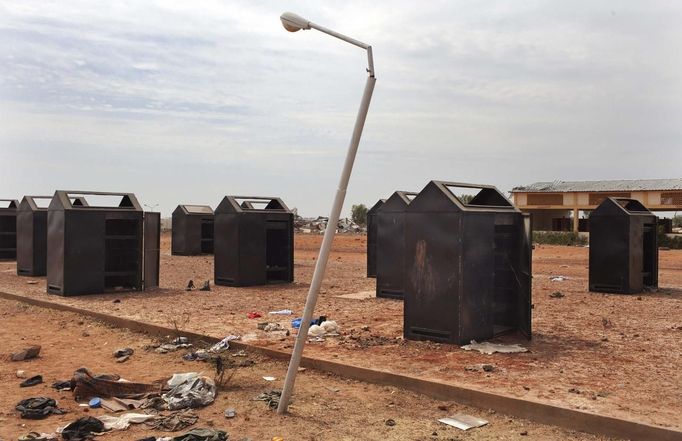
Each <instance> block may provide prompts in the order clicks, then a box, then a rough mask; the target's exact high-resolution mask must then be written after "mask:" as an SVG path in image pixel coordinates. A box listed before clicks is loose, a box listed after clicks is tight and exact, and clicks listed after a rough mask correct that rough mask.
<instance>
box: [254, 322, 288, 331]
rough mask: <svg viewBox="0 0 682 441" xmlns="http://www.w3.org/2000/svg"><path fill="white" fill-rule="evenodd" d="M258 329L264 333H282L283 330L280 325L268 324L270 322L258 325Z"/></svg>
mask: <svg viewBox="0 0 682 441" xmlns="http://www.w3.org/2000/svg"><path fill="white" fill-rule="evenodd" d="M258 329H260V330H262V331H265V332H273V331H283V330H284V328H282V325H280V324H279V323H270V322H263V323H258Z"/></svg>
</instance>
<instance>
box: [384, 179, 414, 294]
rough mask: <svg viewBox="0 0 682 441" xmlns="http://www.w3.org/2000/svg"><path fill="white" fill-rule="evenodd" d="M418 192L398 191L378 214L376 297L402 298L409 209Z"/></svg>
mask: <svg viewBox="0 0 682 441" xmlns="http://www.w3.org/2000/svg"><path fill="white" fill-rule="evenodd" d="M416 195H417V193H410V192H406V191H396V192H395V193H393V194H392V195H391V197H390V198H388V199H387V200H386V202H384V204H383V205H382V206H381V207H379V209H377V211H376V217H375V222H376V278H377V284H376V295H377V297H385V298H390V299H402V298H403V296H404V291H405V288H404V284H405V280H404V279H405V209H406V208H407V206H408V205H410V201H411V200H412V199H413V198H414V197H415V196H416Z"/></svg>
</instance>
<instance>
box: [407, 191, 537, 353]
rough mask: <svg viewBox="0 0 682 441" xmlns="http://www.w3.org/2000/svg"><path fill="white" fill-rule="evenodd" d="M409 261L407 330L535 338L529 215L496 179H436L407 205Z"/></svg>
mask: <svg viewBox="0 0 682 441" xmlns="http://www.w3.org/2000/svg"><path fill="white" fill-rule="evenodd" d="M459 189H463V190H464V191H466V192H475V196H473V197H472V198H471V200H469V201H468V202H464V201H463V200H462V199H461V198H460V196H458V195H457V192H458V191H461V190H459ZM404 268H405V307H404V330H403V331H404V335H405V338H408V339H413V340H434V341H441V342H447V343H455V344H465V343H469V342H470V341H471V340H479V341H480V340H486V339H490V338H492V337H494V336H496V335H498V334H501V333H504V332H509V331H513V330H518V331H521V332H522V333H523V334H524V335H526V336H527V337H528V338H530V335H531V227H530V217H529V216H528V215H524V214H522V213H521V211H520V210H518V209H517V208H516V207H514V206H513V205H512V203H511V202H509V200H508V199H507V198H505V197H504V195H503V194H502V193H500V192H499V190H497V189H496V188H495V187H493V186H489V185H474V184H462V183H455V182H442V181H431V182H429V183H428V184H427V185H426V187H424V189H423V190H422V191H421V192H420V193H419V194H418V195H417V196H416V197H415V198H414V199H413V200H412V202H410V204H409V205H408V207H407V208H406V214H405V266H404Z"/></svg>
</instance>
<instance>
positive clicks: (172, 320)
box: [166, 311, 192, 337]
mask: <svg viewBox="0 0 682 441" xmlns="http://www.w3.org/2000/svg"><path fill="white" fill-rule="evenodd" d="M191 318H192V315H191V314H190V313H189V312H188V311H183V312H182V313H181V314H180V315H179V316H178V315H175V314H173V313H167V314H166V321H167V322H168V324H169V325H171V326H172V327H173V329H174V330H175V337H182V334H183V329H184V328H185V327H186V326H187V325H188V324H189V321H190V319H191Z"/></svg>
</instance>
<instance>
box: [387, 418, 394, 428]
mask: <svg viewBox="0 0 682 441" xmlns="http://www.w3.org/2000/svg"><path fill="white" fill-rule="evenodd" d="M386 425H387V426H389V427H393V426H395V420H394V419H392V418H389V419H387V420H386Z"/></svg>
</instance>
